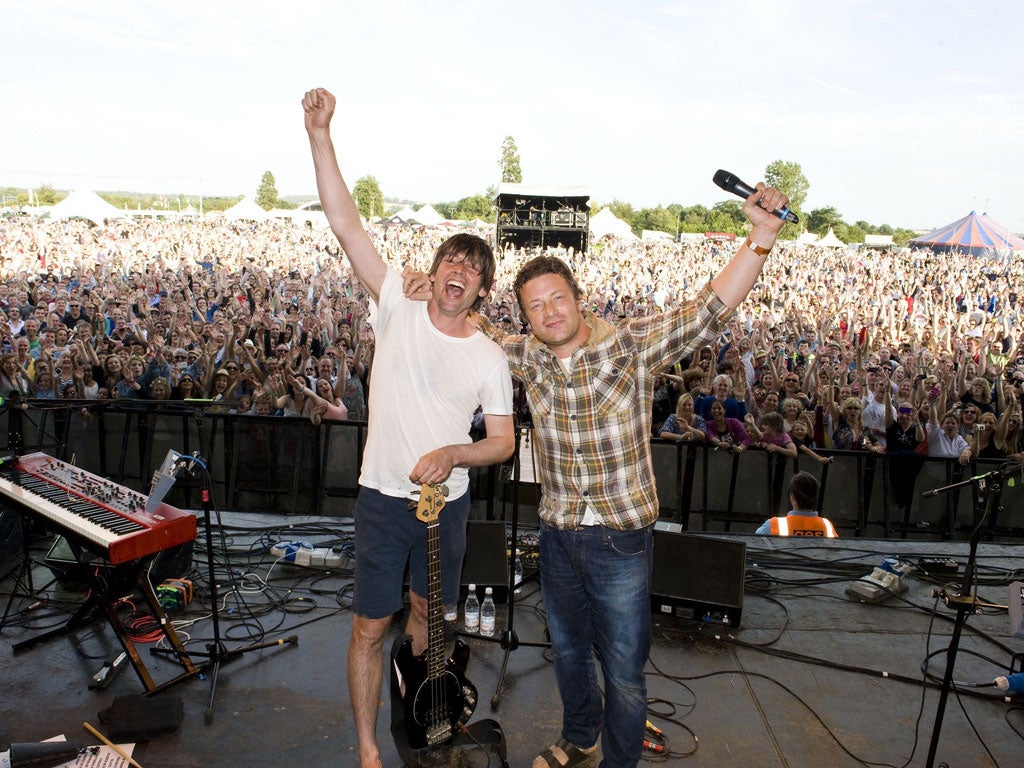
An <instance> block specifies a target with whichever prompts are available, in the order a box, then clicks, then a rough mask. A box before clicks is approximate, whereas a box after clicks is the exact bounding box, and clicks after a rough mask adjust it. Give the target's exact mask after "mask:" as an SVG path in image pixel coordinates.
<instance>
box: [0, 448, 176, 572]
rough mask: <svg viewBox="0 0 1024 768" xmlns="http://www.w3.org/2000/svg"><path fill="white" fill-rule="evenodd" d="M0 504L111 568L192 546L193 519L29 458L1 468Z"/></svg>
mask: <svg viewBox="0 0 1024 768" xmlns="http://www.w3.org/2000/svg"><path fill="white" fill-rule="evenodd" d="M0 504H8V505H17V506H19V507H21V508H22V509H23V510H26V511H28V512H29V513H31V514H34V515H38V516H40V517H42V518H44V519H45V520H47V521H48V522H49V523H50V524H51V525H52V526H53V527H55V528H57V529H59V531H60V532H61V533H66V534H70V535H71V536H73V537H74V538H75V539H76V540H78V541H81V542H82V543H83V545H84V546H85V547H87V548H88V549H90V550H92V551H94V552H96V553H97V554H98V555H100V556H101V557H103V558H105V559H107V560H109V561H110V562H111V563H113V564H114V565H120V564H121V563H128V562H132V561H134V560H139V559H141V558H143V557H146V556H147V555H152V554H154V553H156V552H162V551H163V550H165V549H169V548H171V547H174V546H177V545H178V544H184V543H185V542H187V541H192V540H194V539H195V537H196V518H195V515H193V514H191V513H189V512H183V511H182V510H180V509H176V508H175V507H172V506H169V505H167V504H163V503H161V504H159V505H158V506H157V507H156V509H154V510H153V512H151V513H150V512H147V511H146V497H145V496H143V495H142V494H141V493H137V492H136V491H133V490H131V489H129V488H125V487H124V486H123V485H118V484H117V483H115V482H113V481H111V480H107V479H105V478H102V477H100V476H98V475H94V474H92V473H91V472H86V471H85V470H84V469H79V468H78V467H76V466H74V465H72V464H68V463H66V462H63V461H61V460H60V459H55V458H53V457H52V456H47V455H46V454H45V453H32V454H28V455H27V456H22V457H20V458H18V459H11V460H9V461H8V462H7V463H5V464H4V465H3V467H2V468H0Z"/></svg>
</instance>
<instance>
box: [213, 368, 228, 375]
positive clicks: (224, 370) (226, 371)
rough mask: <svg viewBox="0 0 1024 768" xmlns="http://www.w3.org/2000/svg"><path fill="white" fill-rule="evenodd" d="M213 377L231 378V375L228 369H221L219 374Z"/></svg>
mask: <svg viewBox="0 0 1024 768" xmlns="http://www.w3.org/2000/svg"><path fill="white" fill-rule="evenodd" d="M213 375H214V376H230V375H231V374H229V373H228V369H227V368H221V369H219V370H218V371H217V372H216V373H215V374H213Z"/></svg>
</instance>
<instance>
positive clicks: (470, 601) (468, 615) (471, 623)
mask: <svg viewBox="0 0 1024 768" xmlns="http://www.w3.org/2000/svg"><path fill="white" fill-rule="evenodd" d="M462 610H463V616H464V617H465V629H466V631H467V632H479V631H480V601H479V600H478V599H477V596H476V584H470V585H469V594H468V595H466V604H465V606H464V607H463V609H462Z"/></svg>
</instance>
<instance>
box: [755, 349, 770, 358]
mask: <svg viewBox="0 0 1024 768" xmlns="http://www.w3.org/2000/svg"><path fill="white" fill-rule="evenodd" d="M754 357H768V353H767V352H766V351H765V350H763V349H756V350H754Z"/></svg>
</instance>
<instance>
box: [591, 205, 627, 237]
mask: <svg viewBox="0 0 1024 768" xmlns="http://www.w3.org/2000/svg"><path fill="white" fill-rule="evenodd" d="M590 234H591V236H593V238H594V239H595V240H599V239H600V238H602V237H604V236H605V235H615V236H616V237H621V238H623V239H625V240H636V235H634V234H633V231H632V230H631V229H630V228H629V224H627V223H626V222H624V221H623V220H622V219H620V218H619V217H618V216H616V215H615V214H614V213H612V210H611V208H602V209H601V210H600V211H598V212H597V213H595V214H594V215H593V216H591V217H590Z"/></svg>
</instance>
